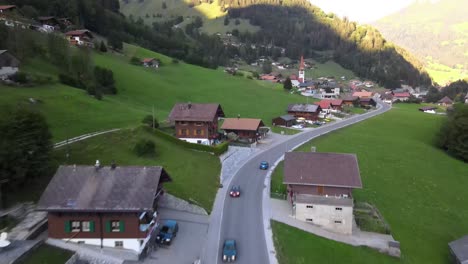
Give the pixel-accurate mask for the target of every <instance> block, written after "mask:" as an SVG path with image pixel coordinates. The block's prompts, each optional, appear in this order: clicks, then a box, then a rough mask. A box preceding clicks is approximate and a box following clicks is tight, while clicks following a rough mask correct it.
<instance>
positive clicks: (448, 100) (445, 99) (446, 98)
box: [439, 96, 453, 104]
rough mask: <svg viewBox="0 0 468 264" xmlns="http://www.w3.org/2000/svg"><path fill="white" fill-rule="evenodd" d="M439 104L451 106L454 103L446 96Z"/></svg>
mask: <svg viewBox="0 0 468 264" xmlns="http://www.w3.org/2000/svg"><path fill="white" fill-rule="evenodd" d="M439 103H443V104H451V103H453V101H452V99H450V98H449V97H448V96H445V97H444V98H442V99H440V100H439Z"/></svg>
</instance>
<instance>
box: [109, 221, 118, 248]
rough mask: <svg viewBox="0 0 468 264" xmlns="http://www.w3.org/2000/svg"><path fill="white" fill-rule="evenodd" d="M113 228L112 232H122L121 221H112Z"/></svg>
mask: <svg viewBox="0 0 468 264" xmlns="http://www.w3.org/2000/svg"><path fill="white" fill-rule="evenodd" d="M111 228H112V229H111V231H112V232H120V221H111ZM116 243H117V242H116Z"/></svg>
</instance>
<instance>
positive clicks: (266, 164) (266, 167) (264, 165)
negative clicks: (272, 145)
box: [260, 161, 270, 170]
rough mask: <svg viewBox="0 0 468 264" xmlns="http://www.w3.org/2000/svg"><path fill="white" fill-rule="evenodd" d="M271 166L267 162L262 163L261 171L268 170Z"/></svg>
mask: <svg viewBox="0 0 468 264" xmlns="http://www.w3.org/2000/svg"><path fill="white" fill-rule="evenodd" d="M269 166H270V165H269V164H268V162H266V161H262V162H260V169H261V170H268V167H269Z"/></svg>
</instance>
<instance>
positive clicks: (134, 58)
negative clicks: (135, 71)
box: [130, 56, 141, 65]
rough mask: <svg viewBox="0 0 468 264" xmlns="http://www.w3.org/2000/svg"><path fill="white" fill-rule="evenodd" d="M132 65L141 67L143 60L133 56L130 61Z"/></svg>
mask: <svg viewBox="0 0 468 264" xmlns="http://www.w3.org/2000/svg"><path fill="white" fill-rule="evenodd" d="M130 63H131V64H133V65H140V64H141V60H140V59H139V58H137V57H135V56H133V57H132V58H131V59H130Z"/></svg>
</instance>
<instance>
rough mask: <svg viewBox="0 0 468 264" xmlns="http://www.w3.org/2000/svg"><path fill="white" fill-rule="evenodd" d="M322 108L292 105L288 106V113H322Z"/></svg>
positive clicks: (311, 105)
mask: <svg viewBox="0 0 468 264" xmlns="http://www.w3.org/2000/svg"><path fill="white" fill-rule="evenodd" d="M319 107H320V106H318V105H315V104H290V105H288V112H309V113H315V112H318V111H320V108H319Z"/></svg>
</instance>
